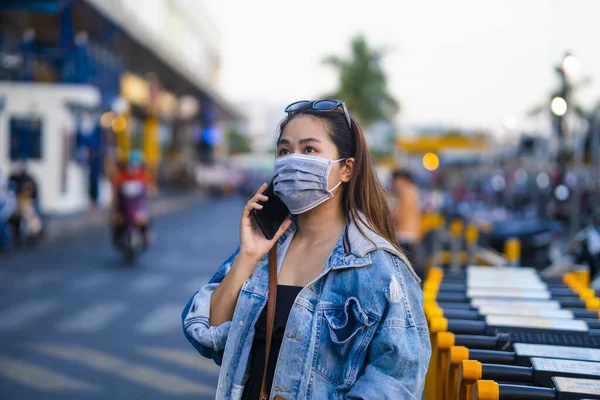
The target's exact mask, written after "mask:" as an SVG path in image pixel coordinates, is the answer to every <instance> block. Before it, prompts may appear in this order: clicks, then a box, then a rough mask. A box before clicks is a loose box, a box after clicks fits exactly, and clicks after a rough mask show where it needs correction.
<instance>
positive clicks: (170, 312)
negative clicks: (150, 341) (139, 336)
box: [138, 304, 183, 335]
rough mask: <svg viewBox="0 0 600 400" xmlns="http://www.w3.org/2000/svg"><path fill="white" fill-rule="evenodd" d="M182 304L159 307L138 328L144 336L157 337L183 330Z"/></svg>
mask: <svg viewBox="0 0 600 400" xmlns="http://www.w3.org/2000/svg"><path fill="white" fill-rule="evenodd" d="M182 310H183V308H182V307H181V304H168V305H164V306H160V307H158V308H157V309H156V310H154V312H152V313H151V314H150V315H148V316H147V317H146V319H145V320H144V321H143V322H142V323H141V324H140V325H139V326H138V331H139V332H140V333H143V334H149V335H155V334H161V333H167V332H173V331H176V330H178V329H181V311H182Z"/></svg>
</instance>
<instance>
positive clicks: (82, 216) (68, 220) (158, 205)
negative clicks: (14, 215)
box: [43, 189, 206, 242]
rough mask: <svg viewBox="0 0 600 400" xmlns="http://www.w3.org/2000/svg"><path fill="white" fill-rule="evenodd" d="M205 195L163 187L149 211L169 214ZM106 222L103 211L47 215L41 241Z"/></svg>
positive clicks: (99, 225) (199, 200)
mask: <svg viewBox="0 0 600 400" xmlns="http://www.w3.org/2000/svg"><path fill="white" fill-rule="evenodd" d="M205 197H206V195H205V194H204V193H202V192H199V191H194V190H170V189H165V190H164V191H161V192H160V194H159V195H158V196H157V197H156V198H154V199H152V202H151V205H150V212H151V213H152V216H153V217H157V216H160V215H164V214H169V213H172V212H176V211H179V210H183V209H185V208H187V207H190V206H191V205H192V204H194V203H197V202H201V201H202V200H203V199H204V198H205ZM107 222H108V215H107V213H106V212H105V211H101V212H99V213H97V214H93V215H92V214H89V213H88V212H82V213H77V214H71V215H65V216H63V215H60V216H48V217H47V223H48V227H47V231H46V234H45V236H44V239H43V241H44V242H47V241H51V240H55V239H58V238H61V237H64V236H68V235H73V234H77V233H81V232H82V231H85V230H88V229H94V228H100V227H103V226H106V224H107Z"/></svg>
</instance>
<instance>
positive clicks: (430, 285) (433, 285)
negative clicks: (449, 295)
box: [423, 282, 440, 293]
mask: <svg viewBox="0 0 600 400" xmlns="http://www.w3.org/2000/svg"><path fill="white" fill-rule="evenodd" d="M439 291H440V284H439V283H438V282H425V284H423V293H425V292H431V293H437V292H439Z"/></svg>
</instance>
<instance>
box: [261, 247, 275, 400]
mask: <svg viewBox="0 0 600 400" xmlns="http://www.w3.org/2000/svg"><path fill="white" fill-rule="evenodd" d="M276 302H277V243H276V244H275V245H274V246H273V247H272V248H271V250H270V251H269V295H268V296H267V345H266V354H265V369H264V372H263V380H262V386H261V388H260V400H268V399H269V393H267V367H268V365H269V353H270V351H271V336H272V335H273V321H274V319H275V305H276Z"/></svg>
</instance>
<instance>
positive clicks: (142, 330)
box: [0, 198, 243, 400]
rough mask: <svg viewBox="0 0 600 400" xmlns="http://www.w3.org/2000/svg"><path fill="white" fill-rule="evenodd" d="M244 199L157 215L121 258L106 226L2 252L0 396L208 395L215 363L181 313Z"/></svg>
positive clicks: (232, 232) (225, 248)
mask: <svg viewBox="0 0 600 400" xmlns="http://www.w3.org/2000/svg"><path fill="white" fill-rule="evenodd" d="M242 206H243V200H242V199H238V198H227V199H222V200H218V201H215V200H208V199H205V200H202V201H198V202H196V203H194V204H191V205H190V206H189V207H188V208H186V209H185V210H183V211H181V210H180V211H177V212H174V213H170V214H165V215H161V216H159V217H157V218H156V219H155V221H154V231H155V232H156V235H157V238H156V243H155V244H154V246H153V247H152V249H150V250H149V251H148V253H146V254H144V255H143V256H142V258H141V259H140V260H139V263H138V265H137V266H135V267H127V266H125V265H124V263H123V261H122V259H121V257H120V254H119V253H117V252H116V251H115V250H114V249H113V248H112V247H111V245H110V241H109V235H108V230H107V229H106V228H102V229H98V228H97V229H93V230H89V231H86V232H80V233H78V234H76V235H71V236H67V237H64V238H62V239H58V240H55V241H52V242H50V243H46V244H42V245H40V246H39V247H38V248H37V249H34V250H30V251H18V252H17V253H15V254H12V255H10V256H9V257H0V399H127V400H131V399H141V398H144V399H172V398H194V399H210V398H214V394H215V387H216V382H217V378H218V372H219V369H218V367H217V366H216V365H215V364H214V363H213V362H212V361H211V360H206V359H204V358H202V357H201V356H200V355H199V354H198V353H196V351H195V350H194V349H193V347H192V346H191V345H190V344H189V343H188V342H187V341H186V340H185V338H184V336H183V333H182V331H181V319H180V314H181V310H182V309H183V307H184V305H185V304H186V302H187V301H188V300H189V298H190V297H191V295H192V294H193V293H194V292H195V291H196V290H197V289H198V288H199V287H200V286H201V285H203V284H204V283H206V282H207V281H208V279H209V278H210V276H211V275H212V273H213V272H214V271H216V269H217V268H218V266H219V265H220V263H221V262H222V261H223V260H224V259H225V258H226V257H227V256H228V255H229V254H230V253H231V252H232V251H233V250H234V248H235V246H236V245H237V241H238V231H237V225H238V221H239V215H240V212H241V209H242Z"/></svg>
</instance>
